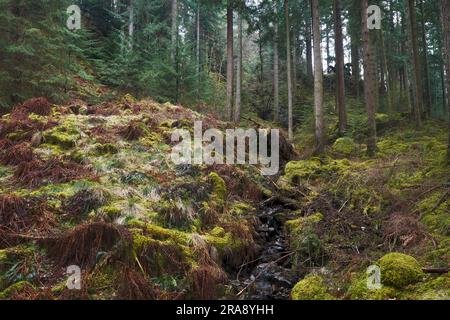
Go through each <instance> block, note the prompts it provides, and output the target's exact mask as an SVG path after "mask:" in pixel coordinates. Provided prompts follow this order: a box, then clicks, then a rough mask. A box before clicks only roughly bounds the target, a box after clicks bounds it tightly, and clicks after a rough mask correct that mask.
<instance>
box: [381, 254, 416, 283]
mask: <svg viewBox="0 0 450 320" xmlns="http://www.w3.org/2000/svg"><path fill="white" fill-rule="evenodd" d="M378 266H379V267H380V268H381V282H382V283H383V285H386V286H391V287H394V288H404V287H406V286H408V285H411V284H415V283H417V282H419V281H420V280H421V279H422V278H423V276H424V274H423V272H422V268H421V266H420V264H419V262H418V261H417V260H416V259H415V258H414V257H411V256H408V255H406V254H403V253H397V252H394V253H389V254H387V255H385V256H384V257H382V258H381V259H380V260H378Z"/></svg>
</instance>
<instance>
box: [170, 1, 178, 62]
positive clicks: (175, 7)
mask: <svg viewBox="0 0 450 320" xmlns="http://www.w3.org/2000/svg"><path fill="white" fill-rule="evenodd" d="M171 20H172V29H171V37H172V38H171V39H172V50H171V57H172V61H175V55H176V50H177V49H176V47H177V38H178V0H172V13H171Z"/></svg>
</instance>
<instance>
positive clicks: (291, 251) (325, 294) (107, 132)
mask: <svg viewBox="0 0 450 320" xmlns="http://www.w3.org/2000/svg"><path fill="white" fill-rule="evenodd" d="M99 94H104V92H100V93H99ZM355 110H359V109H358V108H355ZM350 112H353V114H352V121H351V124H350V130H349V135H348V137H345V138H340V139H337V140H336V142H335V143H334V144H330V147H329V148H328V149H327V150H326V152H325V153H324V154H323V155H321V156H320V157H314V156H310V155H309V153H310V152H309V151H308V150H310V146H311V133H310V130H307V129H304V130H299V131H298V135H297V138H296V147H297V151H298V156H295V157H294V155H290V156H292V159H289V160H290V161H288V163H287V164H286V167H285V169H284V172H283V174H282V175H280V176H277V177H276V178H271V179H269V178H266V177H263V176H262V175H261V174H260V168H258V167H257V166H229V165H223V166H219V165H213V166H208V165H204V166H194V165H192V166H190V165H189V166H187V165H179V166H177V165H174V164H173V163H172V162H171V161H170V150H171V148H172V147H173V143H172V142H171V134H172V132H173V131H174V130H175V129H179V128H185V129H187V130H190V131H192V128H193V122H194V120H201V121H203V123H204V129H207V128H218V129H225V128H227V126H228V125H229V124H227V123H224V122H221V121H219V120H217V119H215V118H214V117H212V116H209V115H201V114H199V113H197V112H194V111H191V110H189V109H186V108H183V107H180V106H174V105H171V104H160V103H156V102H155V101H152V100H150V99H147V100H142V101H137V100H136V99H134V98H133V97H132V96H130V95H126V96H124V97H121V98H120V99H116V100H114V101H110V102H100V103H98V104H91V105H89V104H87V103H86V102H84V101H83V100H73V101H71V102H70V103H68V104H66V105H64V106H55V105H50V104H49V103H48V102H47V101H46V100H45V99H33V100H30V101H28V102H26V103H24V104H23V105H20V106H17V107H16V108H14V109H13V111H12V112H11V113H10V114H8V115H5V116H3V117H2V118H1V120H0V161H1V165H0V222H1V224H0V299H181V298H186V299H215V298H229V299H233V298H234V299H235V298H242V299H266V298H271V299H289V298H293V299H449V293H450V281H449V277H450V274H449V273H448V272H447V273H446V272H445V271H446V270H447V271H448V267H449V261H450V232H449V231H450V230H449V226H450V215H449V212H450V197H449V192H450V185H449V167H448V166H446V165H445V152H446V130H445V126H444V125H443V124H441V123H439V122H431V121H430V122H427V123H426V124H425V125H424V126H423V128H422V129H420V130H416V129H415V128H413V127H412V126H411V125H410V124H409V122H408V121H407V120H406V119H404V118H403V117H402V116H387V115H383V114H379V115H377V121H378V127H379V131H380V139H379V143H378V147H379V152H378V154H377V156H376V158H373V159H370V158H367V157H366V156H365V145H364V143H363V137H364V135H365V133H364V123H365V119H364V116H363V112H362V111H359V112H357V111H354V110H350ZM333 119H334V116H333V115H330V116H329V119H328V121H329V123H334V122H333ZM256 121H257V122H261V123H263V122H262V120H258V119H256ZM265 124H266V125H267V126H270V125H271V124H268V123H265ZM244 125H245V124H244ZM246 125H247V126H251V125H254V124H252V123H250V122H249V123H247V124H246ZM333 130H334V127H333V126H330V136H332V135H333ZM288 158H289V157H288ZM72 265H75V266H79V267H80V268H81V270H82V281H81V284H82V285H81V290H70V289H68V288H67V286H66V282H67V274H66V271H67V268H68V267H69V266H72ZM370 265H378V266H380V268H381V280H382V283H383V287H382V288H381V289H378V290H369V289H368V287H367V284H366V283H367V279H366V278H367V275H366V270H367V267H369V266H370ZM430 268H432V269H433V270H431V271H439V272H440V273H437V274H434V273H429V271H430ZM438 269H439V270H438ZM299 280H300V282H298V281H299ZM296 283H297V284H296Z"/></svg>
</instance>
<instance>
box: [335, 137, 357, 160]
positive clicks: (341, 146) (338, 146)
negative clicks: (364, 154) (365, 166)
mask: <svg viewBox="0 0 450 320" xmlns="http://www.w3.org/2000/svg"><path fill="white" fill-rule="evenodd" d="M356 150H357V148H356V143H355V141H354V140H353V139H351V138H348V137H344V138H339V139H337V140H336V142H335V143H334V144H333V152H335V153H337V154H340V155H344V156H350V155H352V154H354V153H355V152H356Z"/></svg>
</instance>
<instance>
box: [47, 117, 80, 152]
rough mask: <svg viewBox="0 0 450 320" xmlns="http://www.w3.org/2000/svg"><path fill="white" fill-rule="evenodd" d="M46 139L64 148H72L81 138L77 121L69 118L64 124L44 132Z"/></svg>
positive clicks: (49, 142)
mask: <svg viewBox="0 0 450 320" xmlns="http://www.w3.org/2000/svg"><path fill="white" fill-rule="evenodd" d="M43 136H44V141H45V142H46V143H48V144H53V145H56V146H59V147H61V148H62V149H66V150H67V149H72V148H74V147H75V146H76V143H77V141H78V140H79V139H80V138H81V134H80V131H79V129H78V126H77V124H76V122H75V121H71V120H67V121H66V122H64V123H63V124H61V125H59V126H57V127H54V128H52V129H50V130H48V131H46V132H44V134H43Z"/></svg>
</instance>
